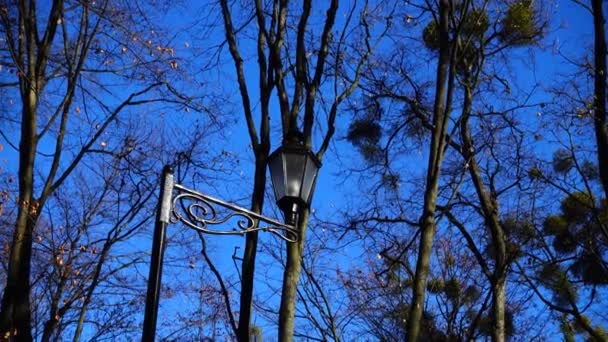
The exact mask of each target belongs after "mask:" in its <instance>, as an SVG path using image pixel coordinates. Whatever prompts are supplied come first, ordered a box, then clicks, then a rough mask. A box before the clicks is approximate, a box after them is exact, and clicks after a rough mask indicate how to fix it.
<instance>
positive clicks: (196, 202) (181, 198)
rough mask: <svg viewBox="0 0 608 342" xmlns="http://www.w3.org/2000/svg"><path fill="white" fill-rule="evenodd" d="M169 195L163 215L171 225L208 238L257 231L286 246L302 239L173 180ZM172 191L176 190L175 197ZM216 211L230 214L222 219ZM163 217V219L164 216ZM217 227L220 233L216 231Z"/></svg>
mask: <svg viewBox="0 0 608 342" xmlns="http://www.w3.org/2000/svg"><path fill="white" fill-rule="evenodd" d="M167 183H170V185H169V187H170V189H167V190H169V191H165V196H167V197H169V198H168V200H167V201H165V200H166V198H163V199H162V200H161V203H162V204H161V213H162V214H164V213H167V214H169V215H167V216H169V217H168V223H177V222H182V223H183V224H185V225H186V226H188V227H190V228H192V229H194V230H197V231H200V232H203V233H207V234H215V235H244V234H247V233H250V232H254V231H267V232H271V233H273V234H275V235H276V236H278V237H280V238H281V239H283V240H285V241H287V242H297V241H298V238H299V234H298V231H297V230H296V227H294V226H290V225H286V224H283V223H280V222H278V221H276V220H273V219H271V218H268V217H265V216H262V215H260V214H257V213H254V212H253V211H250V210H247V209H245V208H241V207H239V206H236V205H233V204H230V203H228V202H225V201H222V200H220V199H217V198H215V197H211V196H209V195H205V194H202V193H200V192H197V191H194V190H192V189H189V188H187V187H185V186H183V185H180V184H175V183H173V177H171V179H167V181H166V183H165V184H166V187H167ZM172 190H175V196H173V195H174V194H173V192H174V191H172ZM217 207H223V208H226V209H228V210H229V211H230V212H229V213H227V214H225V215H223V216H221V215H219V214H218V209H217ZM162 214H161V217H162V218H165V217H167V216H164V215H162ZM233 219H234V220H236V227H233V228H232V229H229V230H226V229H221V226H227V225H228V224H227V223H228V221H230V220H233ZM215 226H218V227H219V229H215Z"/></svg>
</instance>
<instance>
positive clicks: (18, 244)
mask: <svg viewBox="0 0 608 342" xmlns="http://www.w3.org/2000/svg"><path fill="white" fill-rule="evenodd" d="M26 84H28V85H30V87H29V89H27V90H25V91H23V92H22V94H23V95H22V100H23V110H22V116H21V141H20V143H19V203H18V212H17V224H16V226H15V231H14V233H13V241H12V244H11V252H10V256H9V262H8V274H7V277H6V287H5V289H4V295H3V296H2V305H1V307H0V338H8V337H10V338H13V339H14V340H16V341H31V340H32V332H31V312H30V269H31V265H30V261H31V258H32V234H33V231H34V227H35V225H36V220H37V218H38V214H39V209H40V208H38V203H37V202H36V201H35V200H34V196H33V188H34V160H35V157H36V145H37V143H38V142H37V138H36V124H37V123H36V109H37V103H38V97H37V93H36V87H35V86H33V84H35V83H34V82H31V83H30V82H26Z"/></svg>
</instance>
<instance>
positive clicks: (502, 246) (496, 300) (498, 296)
mask: <svg viewBox="0 0 608 342" xmlns="http://www.w3.org/2000/svg"><path fill="white" fill-rule="evenodd" d="M464 93H465V94H464V96H465V98H464V105H463V110H462V118H461V119H460V136H461V140H462V155H463V157H464V159H465V160H466V163H467V164H468V169H469V174H470V176H471V179H472V181H473V185H474V187H475V191H476V192H477V197H478V198H479V202H480V205H481V209H482V212H483V216H484V221H485V224H486V227H487V228H488V229H489V230H490V234H491V236H492V246H493V247H494V272H493V275H492V277H491V279H490V281H491V282H492V290H493V293H492V317H493V320H494V330H493V332H492V341H494V342H504V341H505V300H506V296H505V291H506V278H507V276H506V274H507V270H508V265H507V236H506V234H505V231H504V229H503V227H502V225H501V223H500V216H499V213H498V199H497V198H496V195H495V194H494V191H488V190H487V189H486V186H485V185H484V182H483V179H482V176H481V171H480V168H479V165H478V164H477V160H476V159H475V146H474V144H473V140H472V138H471V132H470V129H469V117H470V114H471V109H472V101H473V100H472V97H473V89H472V88H471V87H470V86H465V89H464ZM490 186H492V184H490Z"/></svg>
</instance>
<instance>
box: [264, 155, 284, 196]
mask: <svg viewBox="0 0 608 342" xmlns="http://www.w3.org/2000/svg"><path fill="white" fill-rule="evenodd" d="M283 156H284V155H283V153H277V154H275V155H273V156H272V158H270V160H269V165H268V166H269V167H270V176H271V177H272V187H273V188H274V195H275V197H276V199H277V201H278V200H280V199H281V198H282V197H283V196H285V176H286V175H285V163H284V159H283Z"/></svg>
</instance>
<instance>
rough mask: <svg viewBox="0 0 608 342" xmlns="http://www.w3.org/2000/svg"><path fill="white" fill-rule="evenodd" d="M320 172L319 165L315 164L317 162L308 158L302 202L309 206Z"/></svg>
mask: <svg viewBox="0 0 608 342" xmlns="http://www.w3.org/2000/svg"><path fill="white" fill-rule="evenodd" d="M318 170H319V166H318V165H317V163H315V161H314V160H313V159H312V158H311V157H310V156H307V158H306V169H305V173H304V182H303V183H302V187H303V189H302V200H303V201H304V202H305V203H307V204H310V200H311V199H312V194H313V191H314V186H315V183H316V179H317V173H318V172H317V171H318Z"/></svg>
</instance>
